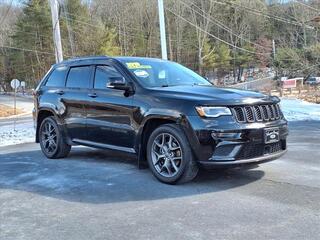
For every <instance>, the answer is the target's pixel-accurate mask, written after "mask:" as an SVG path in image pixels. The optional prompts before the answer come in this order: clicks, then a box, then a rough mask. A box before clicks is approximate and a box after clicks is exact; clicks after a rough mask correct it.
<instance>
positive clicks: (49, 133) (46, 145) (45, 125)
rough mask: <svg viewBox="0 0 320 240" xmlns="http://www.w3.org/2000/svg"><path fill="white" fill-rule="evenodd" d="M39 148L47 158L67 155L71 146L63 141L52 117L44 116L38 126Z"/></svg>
mask: <svg viewBox="0 0 320 240" xmlns="http://www.w3.org/2000/svg"><path fill="white" fill-rule="evenodd" d="M39 141H40V146H41V150H42V152H43V153H44V155H45V156H46V157H47V158H64V157H66V156H68V154H69V152H70V150H71V146H70V145H68V144H67V143H65V141H64V139H63V137H62V134H61V132H60V129H59V127H58V124H57V123H56V121H55V119H54V118H53V117H47V118H45V119H44V120H43V121H42V123H41V125H40V128H39Z"/></svg>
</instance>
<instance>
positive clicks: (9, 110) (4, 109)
mask: <svg viewBox="0 0 320 240" xmlns="http://www.w3.org/2000/svg"><path fill="white" fill-rule="evenodd" d="M21 113H23V111H22V110H21V109H18V108H17V110H16V114H21ZM13 115H14V108H13V107H9V106H7V105H2V104H0V117H9V116H13Z"/></svg>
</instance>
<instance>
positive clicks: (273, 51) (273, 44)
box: [272, 39, 276, 60]
mask: <svg viewBox="0 0 320 240" xmlns="http://www.w3.org/2000/svg"><path fill="white" fill-rule="evenodd" d="M272 53H273V60H275V59H276V42H275V41H274V39H272Z"/></svg>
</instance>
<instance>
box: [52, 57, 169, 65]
mask: <svg viewBox="0 0 320 240" xmlns="http://www.w3.org/2000/svg"><path fill="white" fill-rule="evenodd" d="M109 59H116V60H119V61H139V60H148V61H154V62H162V61H165V60H162V59H159V58H148V57H126V56H118V57H108V56H84V57H75V58H70V59H67V60H64V61H62V62H60V63H58V64H55V65H64V64H66V65H68V64H72V63H75V62H80V61H94V60H109Z"/></svg>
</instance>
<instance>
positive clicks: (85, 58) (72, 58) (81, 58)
mask: <svg viewBox="0 0 320 240" xmlns="http://www.w3.org/2000/svg"><path fill="white" fill-rule="evenodd" d="M101 58H109V56H106V55H100V56H76V57H71V58H69V59H67V60H64V61H63V62H70V61H81V60H91V59H92V60H94V59H101Z"/></svg>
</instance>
